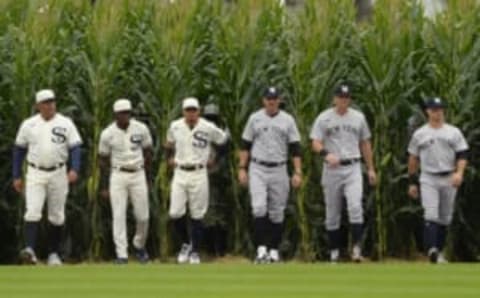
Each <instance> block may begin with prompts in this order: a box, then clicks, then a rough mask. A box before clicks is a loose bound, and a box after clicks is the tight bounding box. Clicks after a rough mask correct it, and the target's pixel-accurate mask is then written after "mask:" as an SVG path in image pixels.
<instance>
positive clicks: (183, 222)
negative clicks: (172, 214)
mask: <svg viewBox="0 0 480 298" xmlns="http://www.w3.org/2000/svg"><path fill="white" fill-rule="evenodd" d="M172 223H173V227H174V229H175V232H176V233H177V236H178V238H179V239H180V241H181V243H182V244H188V243H189V242H190V241H189V240H188V231H187V217H186V216H182V217H180V218H175V219H173V220H172Z"/></svg>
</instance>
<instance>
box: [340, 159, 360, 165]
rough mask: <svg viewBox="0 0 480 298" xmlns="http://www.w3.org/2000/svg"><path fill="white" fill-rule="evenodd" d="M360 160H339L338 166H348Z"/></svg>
mask: <svg viewBox="0 0 480 298" xmlns="http://www.w3.org/2000/svg"><path fill="white" fill-rule="evenodd" d="M361 160H362V159H361V158H350V159H342V160H340V165H341V166H349V165H353V164H356V163H357V162H360V161H361Z"/></svg>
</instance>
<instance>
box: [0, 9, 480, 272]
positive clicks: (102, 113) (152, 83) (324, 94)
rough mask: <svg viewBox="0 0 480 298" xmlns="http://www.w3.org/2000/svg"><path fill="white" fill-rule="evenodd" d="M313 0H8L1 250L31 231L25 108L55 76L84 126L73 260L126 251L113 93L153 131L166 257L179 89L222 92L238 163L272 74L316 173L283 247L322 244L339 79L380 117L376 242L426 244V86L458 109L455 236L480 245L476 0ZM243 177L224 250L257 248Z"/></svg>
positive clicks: (455, 243)
mask: <svg viewBox="0 0 480 298" xmlns="http://www.w3.org/2000/svg"><path fill="white" fill-rule="evenodd" d="M304 2H305V3H304V5H303V6H302V7H298V8H295V9H294V10H292V9H287V8H285V7H281V6H279V5H278V1H274V0H270V1H267V0H263V1H258V0H240V1H220V0H216V1H215V0H211V1H207V0H198V1H195V0H178V1H174V2H173V1H172V2H171V1H153V0H151V1H148V0H130V1H128V0H101V1H96V4H95V5H91V2H90V1H80V0H78V1H73V0H72V1H58V0H2V1H0V10H1V11H2V13H1V14H0V131H1V132H2V133H1V134H0V167H1V171H0V185H1V186H2V190H3V191H2V194H1V195H0V243H1V244H0V262H1V263H12V262H15V261H16V258H17V252H18V250H19V249H20V248H21V247H22V245H23V237H22V225H23V219H22V215H23V210H24V199H23V198H22V197H21V196H19V195H18V194H16V193H14V191H13V189H12V187H11V182H12V181H11V158H10V157H11V148H12V145H13V141H14V138H15V134H16V130H17V128H18V126H19V125H20V123H21V121H22V120H23V119H24V118H26V117H28V116H30V115H31V114H32V113H33V112H34V107H33V96H34V93H35V91H36V90H38V89H41V88H46V87H49V88H52V89H54V90H55V91H56V93H57V95H58V97H59V100H58V105H59V109H60V111H61V112H62V113H64V114H66V115H69V116H70V117H72V118H73V120H74V122H75V123H76V124H77V126H78V127H79V130H80V133H81V135H82V137H83V139H84V147H83V161H84V162H83V169H82V173H81V174H82V175H81V179H80V183H78V184H77V185H75V186H74V187H73V188H72V189H71V192H70V195H69V199H68V203H67V222H66V231H65V238H66V243H65V253H66V256H67V258H69V259H70V260H72V261H81V260H108V259H110V258H112V257H113V256H114V249H113V243H112V239H111V238H112V237H111V214H110V212H111V211H110V206H109V203H108V202H106V201H104V200H103V199H101V198H100V196H99V189H98V184H99V167H98V163H97V144H98V140H99V135H100V132H101V130H102V129H103V128H104V127H105V126H106V125H107V124H108V123H109V122H110V121H112V113H111V106H112V103H113V101H114V100H115V99H117V98H119V97H127V98H129V99H131V100H132V102H133V103H134V105H135V107H136V108H135V113H136V115H137V118H141V120H143V121H146V122H147V123H148V125H149V126H150V128H151V131H152V133H153V135H154V139H155V148H154V149H155V157H154V160H155V164H154V174H155V179H154V183H153V189H152V191H151V196H150V203H151V223H150V224H151V231H150V237H149V240H148V250H149V252H150V254H151V255H152V256H154V257H158V258H160V259H162V260H165V259H167V258H168V257H170V256H171V255H172V254H173V253H174V249H175V245H176V243H175V237H174V236H175V235H172V234H171V232H170V231H171V229H170V228H169V222H168V216H167V208H168V201H169V198H168V194H169V180H170V176H169V175H170V173H169V171H168V169H167V166H166V163H165V161H164V158H163V152H162V143H163V141H164V139H165V133H166V130H167V127H168V124H169V122H170V121H172V120H173V119H175V118H177V117H178V116H179V115H180V103H181V100H182V99H183V98H184V97H186V96H190V95H193V96H196V97H198V98H199V99H200V100H201V102H202V103H203V104H206V103H211V102H213V103H217V104H218V105H219V106H220V110H221V113H222V118H223V119H224V120H225V122H226V123H227V125H228V127H229V129H230V131H231V134H232V149H233V150H232V151H231V154H230V156H229V162H228V167H227V168H228V169H227V171H228V174H229V176H230V177H233V178H234V177H236V175H235V173H236V172H237V159H236V155H235V154H234V152H235V150H236V149H238V147H239V141H240V135H241V130H242V128H243V126H244V124H245V122H246V119H247V117H248V115H249V114H250V113H251V112H252V111H254V110H255V109H257V108H258V107H259V106H260V104H261V101H260V94H261V91H262V90H263V88H264V87H265V86H267V85H275V86H278V87H279V88H280V89H281V90H282V93H283V97H284V99H285V103H286V106H285V109H286V110H287V111H289V112H290V113H292V114H293V115H294V116H295V118H296V119H297V122H298V125H299V128H300V130H301V132H302V136H303V140H302V143H303V147H304V173H305V183H304V185H303V187H302V188H301V189H300V190H298V191H296V192H294V193H292V196H291V200H290V203H289V206H288V208H287V221H286V231H285V234H284V238H283V241H282V246H281V250H282V253H283V254H284V256H285V257H286V258H298V259H301V260H306V261H310V260H314V259H318V258H323V257H324V256H325V253H326V249H327V248H326V239H325V231H324V226H323V219H324V209H323V208H324V204H323V200H322V189H321V187H320V183H319V181H320V180H319V179H320V178H319V175H320V170H321V162H320V160H319V159H318V158H316V157H315V156H313V155H312V153H311V152H310V150H309V140H308V138H307V136H308V132H309V129H310V126H311V125H312V123H313V120H314V118H315V117H316V115H318V113H319V112H320V111H321V110H323V109H325V108H326V107H328V106H329V105H330V102H331V90H332V89H333V87H334V86H335V85H336V84H337V83H338V82H339V81H348V82H350V83H351V84H352V85H353V87H354V97H355V105H356V106H357V107H359V108H360V109H361V110H362V111H363V112H364V113H365V114H366V115H367V118H368V121H369V123H370V126H371V128H372V133H373V144H374V155H375V161H376V166H377V172H378V178H379V183H378V185H377V186H376V187H375V188H368V187H366V193H365V210H366V212H365V213H366V218H367V221H366V235H365V239H364V246H365V250H366V253H367V254H368V255H369V256H371V257H372V258H373V259H384V258H387V257H402V258H414V257H415V256H416V255H417V253H418V250H419V249H420V246H419V243H421V241H420V239H419V238H421V237H420V236H419V231H420V230H421V215H422V209H421V206H420V205H419V203H418V202H415V201H411V200H409V199H408V198H407V195H406V187H407V179H406V144H407V142H408V138H409V133H410V132H411V129H412V127H413V126H415V125H418V123H422V122H423V121H424V118H423V114H422V112H421V109H420V107H419V102H420V101H421V100H422V99H423V98H424V97H426V96H430V95H439V96H442V97H443V98H445V99H446V100H447V101H448V104H449V108H448V119H449V121H450V122H451V123H453V124H455V125H457V126H459V127H460V128H461V129H462V130H463V131H464V133H465V134H466V136H467V139H468V141H469V143H470V145H471V147H472V152H471V161H470V166H469V168H468V173H467V177H466V180H465V184H464V186H463V187H462V189H461V191H460V192H459V195H458V200H457V209H456V214H455V218H454V222H453V224H452V227H451V231H452V233H451V237H450V239H449V245H448V250H449V254H450V256H451V257H452V258H453V259H455V260H463V261H472V260H476V259H477V258H478V256H480V217H479V216H478V215H479V214H480V201H479V200H478V198H477V189H476V183H479V182H480V176H479V174H478V172H477V170H476V169H477V168H479V167H480V155H479V153H480V151H479V149H478V148H480V147H479V146H480V144H479V142H480V118H478V117H477V114H476V113H478V112H480V6H479V5H478V4H476V1H475V0H460V1H448V9H447V10H446V12H445V13H444V14H441V15H439V16H437V18H436V19H435V20H429V19H425V18H424V17H423V13H422V7H421V6H420V5H418V4H416V2H415V1H411V0H409V1H402V0H392V1H387V0H382V1H376V6H375V11H374V14H373V15H372V17H371V19H370V20H369V21H365V22H362V23H357V21H356V12H355V8H354V6H353V1H349V0H342V1H335V0H306V1H304ZM233 178H232V179H230V180H229V182H228V183H227V184H225V185H223V188H222V189H221V192H222V193H223V194H224V196H223V200H224V203H225V204H226V206H227V210H228V215H229V216H227V217H226V219H227V222H225V223H224V225H225V227H227V239H226V243H227V252H228V253H229V254H234V255H244V256H250V255H251V254H252V252H253V245H252V240H251V236H250V235H251V231H250V224H251V222H250V221H251V216H250V210H249V198H248V192H247V191H246V190H245V189H243V188H241V187H240V186H239V185H238V184H237V181H235V179H233ZM213 216H215V215H213ZM129 220H132V217H131V216H130V219H129ZM131 232H133V231H130V233H131ZM43 234H44V233H43V231H42V233H41V235H43ZM43 242H44V241H41V240H40V241H39V243H40V244H42V243H43ZM45 253H46V248H45V247H39V254H40V255H42V254H43V255H44V254H45Z"/></svg>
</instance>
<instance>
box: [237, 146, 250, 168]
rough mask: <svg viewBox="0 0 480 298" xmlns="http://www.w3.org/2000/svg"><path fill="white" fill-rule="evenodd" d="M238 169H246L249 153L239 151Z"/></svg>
mask: <svg viewBox="0 0 480 298" xmlns="http://www.w3.org/2000/svg"><path fill="white" fill-rule="evenodd" d="M238 156H239V162H238V167H239V168H240V169H246V168H247V167H248V160H249V159H250V152H249V151H247V150H240V152H239V154H238Z"/></svg>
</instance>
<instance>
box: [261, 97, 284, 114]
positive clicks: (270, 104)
mask: <svg viewBox="0 0 480 298" xmlns="http://www.w3.org/2000/svg"><path fill="white" fill-rule="evenodd" d="M263 106H264V107H265V109H266V110H267V111H268V112H270V113H275V112H277V111H278V109H279V108H280V98H278V97H264V98H263Z"/></svg>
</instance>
